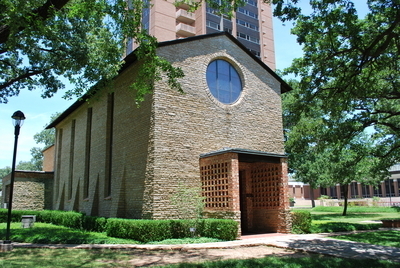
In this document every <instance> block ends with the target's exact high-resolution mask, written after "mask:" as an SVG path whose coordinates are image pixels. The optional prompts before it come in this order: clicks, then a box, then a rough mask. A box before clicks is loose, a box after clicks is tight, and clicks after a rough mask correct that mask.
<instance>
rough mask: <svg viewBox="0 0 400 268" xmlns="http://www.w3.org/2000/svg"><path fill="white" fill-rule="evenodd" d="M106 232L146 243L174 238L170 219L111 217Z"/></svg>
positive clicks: (109, 234) (112, 235)
mask: <svg viewBox="0 0 400 268" xmlns="http://www.w3.org/2000/svg"><path fill="white" fill-rule="evenodd" d="M106 232H107V235H108V236H111V237H118V238H128V239H133V240H137V241H140V242H145V243H146V242H149V241H161V240H164V239H171V238H173V237H172V234H171V230H170V224H169V221H168V220H157V221H155V220H131V219H116V218H111V219H108V220H107V224H106Z"/></svg>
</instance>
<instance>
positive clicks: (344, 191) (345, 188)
mask: <svg viewBox="0 0 400 268" xmlns="http://www.w3.org/2000/svg"><path fill="white" fill-rule="evenodd" d="M340 188H341V190H342V194H343V196H344V204H343V213H342V216H346V214H347V201H348V193H349V185H348V184H344V185H341V186H340Z"/></svg>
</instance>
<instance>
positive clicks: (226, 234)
mask: <svg viewBox="0 0 400 268" xmlns="http://www.w3.org/2000/svg"><path fill="white" fill-rule="evenodd" d="M198 228H200V230H199V231H198V232H199V234H200V235H201V236H203V237H212V238H217V239H221V240H235V239H236V237H237V234H238V230H239V225H238V223H237V222H236V221H234V220H226V219H204V220H202V221H200V223H199V227H198Z"/></svg>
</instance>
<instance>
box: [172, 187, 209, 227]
mask: <svg viewBox="0 0 400 268" xmlns="http://www.w3.org/2000/svg"><path fill="white" fill-rule="evenodd" d="M203 201H204V197H203V196H201V188H198V187H187V186H185V185H183V184H180V185H179V187H178V188H177V190H176V192H175V194H174V195H173V196H172V197H171V204H172V205H173V206H174V207H175V208H176V210H177V212H178V215H177V216H178V218H179V219H200V218H201V217H202V215H203V210H204V205H205V204H204V202H203Z"/></svg>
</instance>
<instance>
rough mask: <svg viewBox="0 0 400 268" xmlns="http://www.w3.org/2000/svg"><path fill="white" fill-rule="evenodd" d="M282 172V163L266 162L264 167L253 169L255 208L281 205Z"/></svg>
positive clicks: (273, 207)
mask: <svg viewBox="0 0 400 268" xmlns="http://www.w3.org/2000/svg"><path fill="white" fill-rule="evenodd" d="M281 173H282V172H281V166H280V164H264V165H263V167H262V168H254V169H252V170H251V181H252V188H253V207H254V208H268V209H277V208H279V207H280V198H281V196H280V195H281V191H280V190H281V189H280V188H281V186H280V185H281V180H282V178H281V177H282V174H281Z"/></svg>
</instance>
